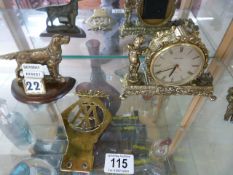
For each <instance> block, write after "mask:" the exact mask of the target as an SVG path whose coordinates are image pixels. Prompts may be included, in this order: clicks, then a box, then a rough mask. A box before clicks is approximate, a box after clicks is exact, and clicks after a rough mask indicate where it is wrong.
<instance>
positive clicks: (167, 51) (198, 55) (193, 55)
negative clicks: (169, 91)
mask: <svg viewBox="0 0 233 175" xmlns="http://www.w3.org/2000/svg"><path fill="white" fill-rule="evenodd" d="M204 65H205V56H204V54H203V52H202V50H201V49H200V48H198V47H197V46H195V45H192V44H186V43H180V44H175V45H172V46H169V47H167V48H164V49H162V50H161V51H159V52H158V53H156V54H155V55H153V58H152V63H151V68H150V71H151V73H152V76H153V78H154V79H155V81H156V82H158V83H159V84H162V85H182V84H186V83H188V82H190V81H192V80H193V79H195V78H197V76H198V75H199V74H200V73H201V72H202V70H203V68H204Z"/></svg>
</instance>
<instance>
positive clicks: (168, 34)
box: [121, 20, 216, 100]
mask: <svg viewBox="0 0 233 175" xmlns="http://www.w3.org/2000/svg"><path fill="white" fill-rule="evenodd" d="M142 44H143V36H142V35H138V36H137V37H136V38H135V40H134V41H133V43H132V44H129V45H128V49H129V54H128V57H129V62H130V65H129V71H128V74H127V75H126V76H125V77H124V79H123V80H122V82H123V87H124V91H123V94H122V95H121V97H122V98H124V97H127V96H130V95H139V94H141V95H146V96H148V95H149V96H150V95H200V96H207V97H210V99H211V100H215V99H216V97H215V96H214V95H213V85H212V82H213V77H212V76H211V74H210V73H208V72H206V71H205V70H206V67H207V61H208V51H207V49H206V47H205V45H204V44H203V43H202V41H201V39H200V38H199V32H198V27H197V26H196V25H195V24H194V23H193V22H192V21H191V20H184V22H183V24H181V25H178V26H172V27H171V28H170V29H169V30H164V31H159V32H156V35H155V36H154V37H153V38H152V40H151V41H150V43H149V45H148V47H146V48H142V47H141V45H142ZM141 55H144V56H145V60H144V61H143V62H142V63H140V59H139V58H140V56H141Z"/></svg>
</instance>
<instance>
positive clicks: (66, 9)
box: [37, 0, 86, 38]
mask: <svg viewBox="0 0 233 175" xmlns="http://www.w3.org/2000/svg"><path fill="white" fill-rule="evenodd" d="M78 1H79V0H70V2H69V3H67V4H62V5H50V6H46V7H40V8H37V10H39V11H45V12H46V13H47V19H46V26H47V27H46V31H47V33H42V34H41V36H45V37H47V36H51V35H52V34H55V33H61V34H66V35H70V36H73V37H82V38H83V37H86V34H85V32H84V31H83V30H82V29H81V28H79V27H77V26H76V24H75V22H76V17H77V15H78ZM55 19H57V20H58V22H59V23H58V24H56V25H55V24H54V21H55Z"/></svg>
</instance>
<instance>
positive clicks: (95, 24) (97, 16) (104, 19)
mask: <svg viewBox="0 0 233 175" xmlns="http://www.w3.org/2000/svg"><path fill="white" fill-rule="evenodd" d="M85 23H86V24H87V25H88V27H89V30H95V31H96V30H103V31H105V30H111V29H112V26H113V24H114V22H113V19H112V17H111V16H109V15H108V13H107V11H106V10H105V9H95V10H94V13H93V15H92V16H91V17H90V18H88V19H87V20H86V21H85Z"/></svg>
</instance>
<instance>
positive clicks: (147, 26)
mask: <svg viewBox="0 0 233 175" xmlns="http://www.w3.org/2000/svg"><path fill="white" fill-rule="evenodd" d="M124 11H125V22H124V24H123V25H122V26H121V29H120V33H121V36H127V35H138V34H144V35H146V34H147V35H148V34H154V33H155V32H156V31H160V30H165V29H168V28H170V27H171V26H172V25H173V24H174V23H177V21H173V22H172V21H171V19H172V17H173V15H174V12H175V0H163V1H155V0H126V1H125V6H124ZM134 14H136V15H134Z"/></svg>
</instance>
